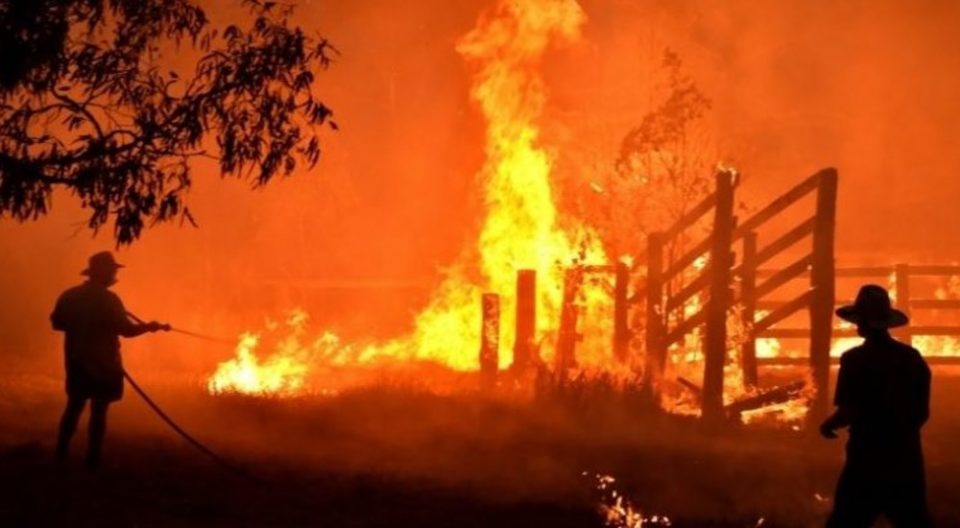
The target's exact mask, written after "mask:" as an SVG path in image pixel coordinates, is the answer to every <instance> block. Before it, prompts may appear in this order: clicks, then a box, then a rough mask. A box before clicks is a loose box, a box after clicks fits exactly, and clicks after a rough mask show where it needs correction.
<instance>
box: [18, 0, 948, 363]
mask: <svg viewBox="0 0 960 528" xmlns="http://www.w3.org/2000/svg"><path fill="white" fill-rule="evenodd" d="M486 4H487V2H482V1H480V0H476V1H470V2H456V3H451V2H442V1H439V0H435V1H424V2H413V3H411V2H403V3H398V2H391V1H387V0H363V1H357V2H332V1H312V2H302V5H301V7H300V11H299V12H300V15H299V17H300V22H301V23H302V24H304V25H305V26H307V27H309V28H313V29H316V30H317V31H319V32H320V33H321V34H323V35H325V36H327V37H328V38H330V40H331V41H332V42H333V43H334V44H335V45H336V46H337V47H338V49H340V51H341V56H340V57H339V59H338V60H337V62H336V63H335V64H334V65H333V67H332V68H331V69H330V70H329V71H328V72H326V73H324V74H322V75H321V76H320V79H321V90H323V95H324V97H325V98H326V100H327V102H328V103H329V104H330V105H331V106H332V107H333V108H334V109H335V111H336V113H337V118H338V122H339V123H340V124H341V125H342V130H341V131H340V132H339V133H336V134H332V135H330V136H329V138H328V139H327V142H326V145H325V158H324V159H323V161H322V162H321V163H320V165H319V166H318V167H317V169H316V170H315V171H313V172H312V173H310V174H298V175H296V176H294V177H293V178H291V179H289V180H284V181H277V182H275V183H273V184H271V185H270V186H269V187H268V188H266V189H263V190H258V191H252V192H251V191H250V190H249V189H248V188H247V186H246V185H245V184H243V183H240V182H236V181H221V180H220V179H219V178H218V177H217V176H216V172H215V168H214V167H213V166H212V165H210V166H198V167H197V169H198V171H197V177H196V178H195V180H196V187H195V189H194V191H193V193H192V195H191V197H190V199H191V202H192V209H193V210H194V212H195V214H196V216H197V217H198V219H199V222H200V226H201V227H200V229H193V228H190V227H184V228H179V227H177V226H164V227H161V228H158V229H154V230H151V231H150V232H148V233H147V234H146V236H145V237H144V239H143V240H142V241H141V242H139V243H138V244H136V245H135V246H133V247H132V248H125V249H122V250H120V251H119V259H120V260H121V262H125V263H126V264H128V268H127V269H125V270H123V272H122V274H121V277H120V279H121V281H120V283H119V284H118V285H117V290H118V292H119V293H120V294H121V296H122V297H123V298H124V300H125V301H126V302H127V304H128V307H129V308H131V309H132V310H133V311H135V312H136V313H138V315H140V316H141V317H146V318H157V319H166V320H169V321H171V322H173V323H174V324H179V325H180V326H183V327H187V328H190V329H194V330H202V331H205V332H207V333H215V334H220V335H224V336H226V337H233V336H235V335H237V334H238V333H239V332H240V331H242V330H243V329H246V328H251V327H256V326H258V325H260V324H261V322H262V320H263V318H264V317H267V316H270V317H278V316H281V315H282V313H284V311H285V310H287V309H289V308H291V307H294V306H300V307H302V308H304V309H305V310H307V311H308V312H309V313H310V314H311V315H312V317H313V323H314V324H316V325H317V326H322V327H328V328H331V329H333V330H335V331H338V332H340V333H341V334H343V335H344V337H345V338H350V337H351V336H356V335H362V336H371V337H386V336H392V335H397V334H398V333H401V332H403V331H405V330H409V326H410V325H411V324H412V317H411V315H412V314H413V313H415V312H416V310H418V309H419V308H420V307H422V306H423V304H424V303H425V302H426V301H427V298H428V295H429V293H430V291H431V289H432V288H433V287H434V286H436V284H438V283H439V282H440V280H441V274H440V273H439V271H441V270H442V269H443V268H444V267H445V266H447V265H449V264H450V263H452V262H453V261H454V260H455V258H456V257H457V255H459V254H460V253H461V250H462V248H463V246H464V244H466V243H468V241H470V240H473V239H474V238H475V237H476V234H477V232H478V230H479V224H478V220H479V211H480V207H481V205H480V202H481V200H482V190H481V189H480V186H479V183H478V182H477V180H476V176H475V175H476V174H477V173H478V171H479V169H480V167H481V166H482V164H483V159H484V152H483V145H484V138H483V133H484V132H483V131H484V123H483V119H482V116H481V115H480V113H479V112H478V110H477V108H476V107H475V106H474V105H473V103H472V102H471V101H470V99H469V86H470V72H469V70H468V68H467V67H465V65H464V63H463V60H462V58H461V57H460V56H459V55H458V54H457V52H456V50H455V43H456V40H457V38H458V37H460V36H461V35H463V34H464V33H466V32H467V31H468V30H469V29H470V28H471V27H472V26H473V24H474V23H475V22H476V17H477V14H478V13H479V12H480V10H481V8H482V7H483V6H485V5H486ZM581 5H582V7H583V10H584V12H585V14H586V18H587V21H586V24H585V25H584V28H583V31H584V37H583V39H582V42H581V43H580V44H577V45H575V46H572V47H569V48H566V49H563V50H558V51H555V52H553V53H552V54H550V55H549V56H548V57H547V58H546V62H545V65H544V68H545V75H546V79H545V83H546V86H547V89H548V108H547V112H548V114H549V116H550V122H551V124H552V129H551V130H545V131H544V143H545V144H546V146H547V147H548V148H549V149H551V150H552V151H553V152H554V153H555V154H556V155H557V156H558V159H559V160H560V162H561V166H558V167H557V169H558V170H559V171H563V170H564V167H563V166H562V161H563V156H562V153H563V151H564V149H565V148H568V147H570V148H572V147H573V146H574V145H577V144H579V143H582V142H584V141H587V140H588V139H589V141H590V142H591V145H596V149H595V151H596V156H597V157H598V158H603V159H606V158H613V157H614V156H615V153H616V149H617V146H618V143H619V140H620V138H621V137H622V136H623V134H625V133H626V132H627V131H628V130H629V128H630V127H632V126H634V125H636V123H637V122H638V121H639V119H640V117H641V116H642V114H643V112H644V111H645V110H646V109H648V108H649V105H650V104H651V100H650V94H651V89H652V87H651V78H652V71H653V69H654V65H655V64H656V61H657V60H658V59H659V56H660V53H661V51H662V49H663V48H664V47H670V48H671V49H674V50H676V51H677V53H678V54H679V55H680V56H681V57H682V58H683V60H684V61H685V64H686V66H687V69H688V70H689V72H690V74H691V75H692V76H693V77H694V78H695V79H696V81H697V82H698V84H699V85H700V87H701V88H702V89H703V91H704V92H705V93H706V94H707V95H708V96H709V97H710V98H711V99H712V100H713V103H714V105H713V111H712V113H711V116H710V120H711V121H710V126H711V127H712V130H713V132H714V136H715V137H716V138H717V142H718V146H719V149H720V152H721V154H722V155H723V156H724V157H725V158H728V160H727V161H730V162H732V163H735V164H737V165H738V166H739V167H740V168H741V169H742V171H743V173H744V178H745V180H744V186H743V193H742V197H743V198H744V199H745V200H747V201H751V202H760V201H763V200H765V199H767V198H770V197H772V196H773V195H774V194H775V193H777V192H780V191H782V190H784V189H786V188H787V187H788V186H790V185H791V184H792V183H793V182H796V181H798V180H799V179H800V178H802V177H805V176H807V175H809V174H811V173H812V172H813V171H815V170H816V169H819V168H821V167H823V166H830V165H832V166H837V167H838V168H839V170H840V174H841V184H840V203H839V231H838V254H839V258H840V260H841V262H843V261H848V262H850V263H861V262H880V261H886V260H889V259H890V258H892V257H891V255H895V256H896V257H897V258H901V257H902V258H903V259H904V260H908V259H913V258H915V259H923V260H932V261H946V260H953V258H952V257H953V256H954V252H953V251H952V248H953V247H956V245H957V244H960V231H958V230H951V229H944V228H943V226H951V225H957V224H958V221H960V208H957V207H955V204H954V203H953V202H954V201H955V199H956V197H958V196H960V179H958V178H956V177H955V176H954V175H955V174H957V173H960V149H956V148H954V147H955V144H956V139H955V137H956V131H955V129H956V125H955V123H957V122H958V119H960V100H958V99H957V98H956V97H955V94H956V93H958V89H960V67H958V66H960V64H958V62H960V53H957V51H960V50H958V49H957V48H958V47H960V44H958V42H957V41H956V39H955V37H954V35H953V28H955V27H956V26H957V23H958V22H960V6H957V5H955V4H953V3H947V2H920V3H912V2H895V1H889V0H885V1H882V2H870V3H867V2H858V3H844V4H822V3H813V4H812V3H809V2H801V1H787V2H776V3H761V4H757V3H755V2H746V1H741V2H726V3H724V4H723V5H722V6H721V5H718V4H715V3H710V2H684V3H677V2H666V1H647V2H626V1H612V0H608V1H601V0H583V1H582V2H581ZM217 16H235V13H232V12H229V11H228V12H227V13H226V14H221V13H218V14H217ZM588 136H589V137H588ZM567 170H568V171H569V169H567ZM574 176H577V175H574ZM588 176H589V175H579V177H583V178H585V177H588ZM84 219H85V216H84V213H83V212H82V211H80V210H79V208H78V207H77V204H76V203H75V201H74V200H73V199H72V198H71V197H70V196H68V195H67V194H65V193H64V194H60V195H57V196H56V198H55V201H54V204H53V212H52V214H51V215H50V216H49V217H47V218H45V219H42V220H40V221H38V222H34V223H28V224H23V225H20V224H15V223H13V222H12V221H10V220H8V219H4V220H3V221H2V222H0V254H2V255H3V257H2V262H3V271H4V273H3V274H2V276H0V295H2V297H3V299H4V300H5V302H4V303H3V304H2V306H0V347H2V349H3V354H4V357H5V358H6V359H8V360H9V359H13V358H31V357H32V358H38V359H41V360H42V362H43V363H44V364H46V365H48V366H50V368H51V370H53V369H56V368H58V365H59V356H58V354H59V352H58V346H59V345H58V343H59V336H57V335H56V334H53V333H52V332H51V331H50V330H49V328H48V326H47V323H46V317H47V315H48V313H49V310H50V308H51V306H52V304H53V301H54V300H55V298H56V295H57V293H58V292H59V291H61V290H63V289H64V288H66V287H68V286H70V285H72V284H74V283H76V282H77V281H79V280H80V277H79V276H78V275H77V273H78V272H79V270H81V269H82V268H83V266H84V264H85V259H86V257H87V256H88V255H90V254H92V253H93V252H94V251H96V250H100V249H104V248H109V247H111V246H112V242H111V241H110V240H109V236H108V235H109V233H101V234H99V235H98V236H96V237H91V236H90V235H89V233H88V232H87V231H85V230H84V228H83V227H82V222H83V221H84ZM364 285H366V286H365V287H359V286H364ZM125 346H127V348H128V351H130V352H131V353H129V354H128V360H129V361H133V362H135V364H136V363H137V362H139V365H140V366H143V367H144V368H148V367H149V368H154V367H156V368H161V369H165V368H169V369H174V370H177V369H182V370H183V371H185V372H188V373H190V374H191V375H196V376H201V375H202V372H203V371H205V372H209V371H210V369H211V368H212V366H213V365H215V364H216V362H217V360H218V359H221V360H222V359H223V358H225V357H228V356H229V355H230V353H231V351H230V350H217V349H216V348H215V347H211V346H208V345H206V344H194V343H184V341H183V340H182V339H181V338H176V339H175V338H174V337H173V336H162V337H161V336H155V337H151V338H144V339H142V340H140V341H139V342H137V341H132V342H130V343H128V344H127V345H125ZM141 352H143V353H142V354H141Z"/></svg>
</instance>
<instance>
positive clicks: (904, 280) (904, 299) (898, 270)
mask: <svg viewBox="0 0 960 528" xmlns="http://www.w3.org/2000/svg"><path fill="white" fill-rule="evenodd" d="M893 277H894V279H893V280H894V282H895V284H896V288H897V289H896V290H894V291H895V293H896V303H895V304H896V306H897V308H898V309H900V311H902V312H903V313H905V314H907V317H910V265H909V264H897V265H896V266H894V268H893ZM893 332H894V334H895V335H896V336H897V338H898V339H900V340H901V341H903V342H904V343H906V344H908V345H911V346H913V335H912V334H911V332H910V327H909V326H904V327H903V328H898V329H895V330H894V331H893Z"/></svg>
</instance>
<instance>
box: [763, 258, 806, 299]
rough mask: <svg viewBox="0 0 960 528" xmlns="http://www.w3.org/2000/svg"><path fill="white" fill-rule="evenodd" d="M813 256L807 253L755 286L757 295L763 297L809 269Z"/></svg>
mask: <svg viewBox="0 0 960 528" xmlns="http://www.w3.org/2000/svg"><path fill="white" fill-rule="evenodd" d="M811 262H813V256H812V255H807V256H805V257H803V258H801V259H800V260H798V261H796V262H794V263H793V264H791V265H789V266H787V267H786V268H783V269H782V270H780V271H778V272H776V273H774V274H773V275H771V276H770V278H768V279H767V280H766V281H764V282H762V283H761V284H760V285H759V286H757V297H763V296H765V295H767V294H768V293H770V292H772V291H773V290H775V289H777V288H779V287H780V286H782V285H784V284H786V283H787V282H789V281H791V280H793V279H795V278H797V277H800V276H802V275H803V274H804V273H806V272H807V271H809V269H810V264H811Z"/></svg>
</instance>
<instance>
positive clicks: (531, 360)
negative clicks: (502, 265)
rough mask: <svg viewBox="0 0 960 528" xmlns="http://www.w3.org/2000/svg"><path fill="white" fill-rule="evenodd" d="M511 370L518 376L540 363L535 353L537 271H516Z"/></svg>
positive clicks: (536, 352)
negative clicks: (514, 324) (515, 302)
mask: <svg viewBox="0 0 960 528" xmlns="http://www.w3.org/2000/svg"><path fill="white" fill-rule="evenodd" d="M515 323H516V327H515V332H514V335H515V336H516V338H515V339H514V343H513V363H512V365H511V369H512V370H514V371H516V372H517V373H518V374H522V373H524V372H525V371H526V370H527V369H528V368H530V367H531V366H533V365H536V364H538V363H540V357H539V354H538V351H537V342H536V333H537V271H536V270H532V269H522V270H518V271H517V310H516V321H515Z"/></svg>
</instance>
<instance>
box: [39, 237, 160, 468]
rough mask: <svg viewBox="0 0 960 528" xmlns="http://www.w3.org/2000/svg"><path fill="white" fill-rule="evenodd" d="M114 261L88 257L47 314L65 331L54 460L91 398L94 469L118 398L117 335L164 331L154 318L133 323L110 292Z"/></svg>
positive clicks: (90, 460)
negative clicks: (63, 392)
mask: <svg viewBox="0 0 960 528" xmlns="http://www.w3.org/2000/svg"><path fill="white" fill-rule="evenodd" d="M122 267H123V266H122V265H120V264H117V262H116V261H115V260H114V259H113V255H112V254H111V253H110V252H108V251H104V252H102V253H97V254H96V255H93V256H92V257H90V263H89V265H88V267H87V269H85V270H84V271H83V274H84V275H86V276H87V281H86V282H84V283H83V284H81V285H79V286H75V287H73V288H70V289H69V290H67V291H65V292H63V294H61V295H60V298H59V299H57V305H56V307H55V308H54V310H53V314H51V315H50V321H51V322H52V323H53V328H54V329H55V330H60V331H62V332H64V334H65V339H64V365H65V367H66V375H67V408H66V409H65V410H64V411H63V417H62V418H61V420H60V431H59V434H58V437H57V451H56V457H57V461H58V462H60V463H64V462H66V460H67V455H68V451H69V447H70V439H71V437H72V436H73V433H74V431H76V429H77V422H78V421H79V420H80V415H81V414H82V413H83V408H84V406H86V403H87V400H90V422H89V435H90V437H89V443H88V445H87V457H86V465H87V467H88V468H94V467H96V466H97V465H98V464H99V462H100V449H101V446H102V444H103V436H104V433H105V432H106V428H107V408H108V407H109V406H110V403H112V402H115V401H118V400H119V399H120V398H121V397H122V396H123V363H122V361H121V359H120V337H121V336H122V337H136V336H139V335H141V334H144V333H146V332H156V331H159V330H169V329H170V327H169V326H168V325H163V324H160V323H158V322H156V321H153V322H149V323H143V324H141V323H134V322H132V321H131V320H130V319H129V318H128V316H127V311H126V309H125V308H124V307H123V303H122V302H121V301H120V297H118V296H117V294H115V293H113V292H112V291H110V290H109V288H110V286H112V285H113V284H114V283H116V281H117V270H118V269H120V268H122Z"/></svg>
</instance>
